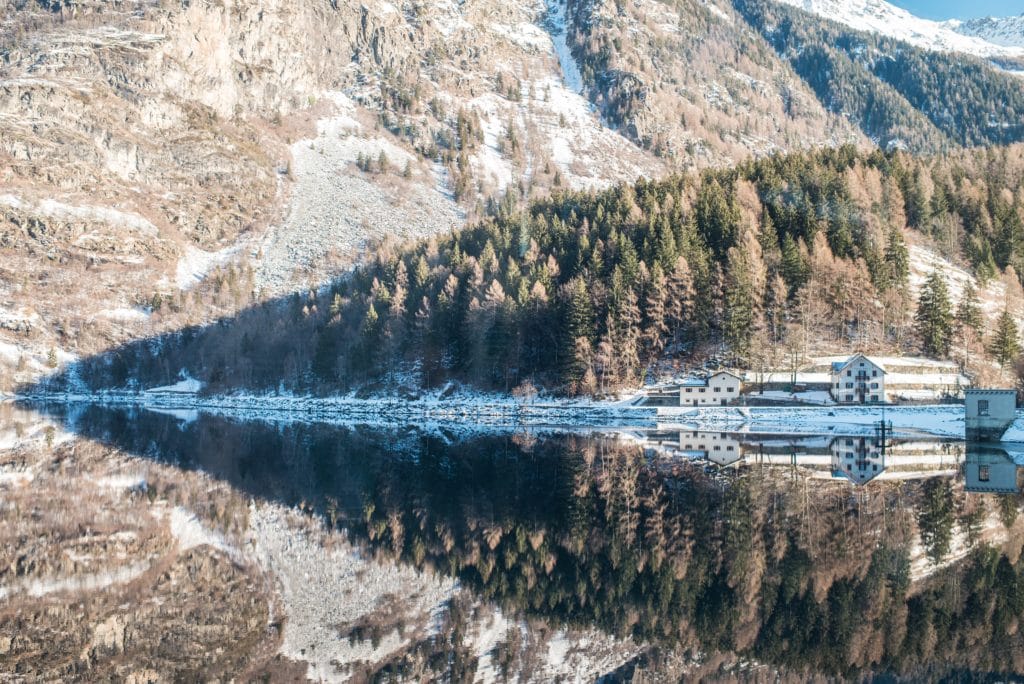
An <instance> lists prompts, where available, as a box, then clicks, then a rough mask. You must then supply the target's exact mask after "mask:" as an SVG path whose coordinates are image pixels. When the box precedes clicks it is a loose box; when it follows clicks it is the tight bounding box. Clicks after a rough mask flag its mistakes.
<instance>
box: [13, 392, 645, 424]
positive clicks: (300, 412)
mask: <svg viewBox="0 0 1024 684" xmlns="http://www.w3.org/2000/svg"><path fill="white" fill-rule="evenodd" d="M161 389H162V388H161ZM32 399H33V400H39V401H41V402H46V401H57V402H60V403H94V404H101V405H112V406H137V407H140V408H145V409H149V410H155V411H160V412H163V413H171V414H172V415H179V414H180V415H181V416H182V417H183V420H187V419H191V418H194V411H197V410H198V411H203V412H207V413H215V414H219V415H223V416H225V417H228V418H237V419H242V420H269V421H286V422H316V423H327V424H352V423H368V424H373V425H382V426H383V425H408V424H410V423H437V424H441V425H460V426H465V425H476V426H481V427H524V426H526V427H530V426H533V427H544V426H571V427H623V426H632V427H640V426H648V427H651V426H653V425H654V424H655V410H654V409H653V408H646V407H637V406H634V405H633V402H632V400H626V401H622V402H610V401H609V402H600V401H590V400H568V399H565V400H560V399H535V400H531V401H522V400H519V399H517V398H515V397H512V396H509V395H505V394H483V393H477V392H469V391H454V392H453V391H451V390H447V391H446V390H439V391H435V392H432V393H424V394H420V395H417V396H415V397H411V398H400V397H383V396H375V397H369V398H360V397H357V396H355V395H352V394H349V395H343V396H332V397H314V396H299V395H293V394H265V395H254V394H232V395H211V396H201V395H198V394H192V393H187V392H169V391H157V392H152V391H150V392H142V393H133V392H105V393H100V394H90V395H80V394H61V395H42V396H34V397H32ZM186 416H187V418H186Z"/></svg>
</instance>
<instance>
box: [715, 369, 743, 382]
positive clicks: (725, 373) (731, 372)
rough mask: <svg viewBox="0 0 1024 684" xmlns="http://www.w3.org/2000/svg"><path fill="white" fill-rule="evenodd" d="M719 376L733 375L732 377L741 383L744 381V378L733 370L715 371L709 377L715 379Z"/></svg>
mask: <svg viewBox="0 0 1024 684" xmlns="http://www.w3.org/2000/svg"><path fill="white" fill-rule="evenodd" d="M718 375H731V376H732V377H734V378H736V379H737V380H739V381H740V382H743V379H744V378H743V376H742V375H740V374H739V373H734V372H733V371H731V370H724V369H723V370H718V371H715V372H714V373H712V374H711V375H710V376H709V377H711V378H713V377H715V376H718Z"/></svg>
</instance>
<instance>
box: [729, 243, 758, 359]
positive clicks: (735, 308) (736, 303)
mask: <svg viewBox="0 0 1024 684" xmlns="http://www.w3.org/2000/svg"><path fill="white" fill-rule="evenodd" d="M751 267H752V265H751V264H750V263H749V259H748V255H747V254H746V252H744V251H743V250H742V249H740V248H739V247H731V248H730V249H729V261H728V264H727V268H728V270H727V272H726V274H725V282H724V288H723V289H724V299H725V301H724V303H723V304H724V307H725V310H724V311H723V318H724V320H723V321H722V332H723V334H724V336H725V342H726V344H728V345H729V348H730V349H731V350H732V352H733V354H735V355H736V356H738V357H740V358H743V357H745V356H746V355H747V352H749V351H750V340H751V336H752V335H753V332H754V322H755V321H754V317H755V306H756V302H755V300H754V292H753V284H752V283H751V280H750V273H751Z"/></svg>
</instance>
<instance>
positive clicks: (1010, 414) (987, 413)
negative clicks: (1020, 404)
mask: <svg viewBox="0 0 1024 684" xmlns="http://www.w3.org/2000/svg"><path fill="white" fill-rule="evenodd" d="M1016 418H1017V391H1016V390H1012V389H971V390H967V392H966V396H965V400H964V420H965V423H966V425H965V428H966V437H967V441H968V442H998V441H1000V440H1001V439H1002V437H1003V433H1004V432H1006V430H1007V429H1008V428H1009V427H1010V426H1011V425H1013V421H1014V420H1015V419H1016Z"/></svg>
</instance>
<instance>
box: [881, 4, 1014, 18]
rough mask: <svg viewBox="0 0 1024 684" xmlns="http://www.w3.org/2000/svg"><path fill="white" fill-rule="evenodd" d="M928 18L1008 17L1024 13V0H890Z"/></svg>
mask: <svg viewBox="0 0 1024 684" xmlns="http://www.w3.org/2000/svg"><path fill="white" fill-rule="evenodd" d="M889 1H890V2H891V3H892V4H894V5H899V6H900V7H903V8H904V9H907V10H910V11H911V12H913V13H914V14H916V15H918V16H919V17H926V18H928V19H954V18H955V19H969V18H971V17H987V16H995V17H1008V16H1012V15H1017V14H1022V13H1024V0H971V1H970V2H965V1H964V0H889Z"/></svg>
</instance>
